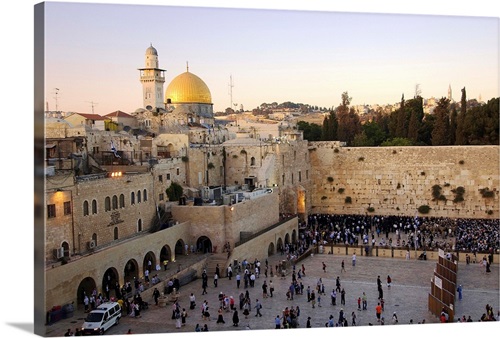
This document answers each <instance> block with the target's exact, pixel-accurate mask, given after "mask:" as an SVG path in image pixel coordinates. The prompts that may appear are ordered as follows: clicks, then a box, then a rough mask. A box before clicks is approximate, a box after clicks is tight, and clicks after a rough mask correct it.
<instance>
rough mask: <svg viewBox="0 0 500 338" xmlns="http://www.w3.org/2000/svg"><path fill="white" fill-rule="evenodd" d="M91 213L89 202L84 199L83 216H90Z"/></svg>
mask: <svg viewBox="0 0 500 338" xmlns="http://www.w3.org/2000/svg"><path fill="white" fill-rule="evenodd" d="M88 215H89V202H88V201H84V202H83V216H88Z"/></svg>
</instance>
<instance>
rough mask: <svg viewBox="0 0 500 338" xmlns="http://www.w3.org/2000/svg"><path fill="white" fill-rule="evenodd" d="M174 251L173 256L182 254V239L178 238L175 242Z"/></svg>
mask: <svg viewBox="0 0 500 338" xmlns="http://www.w3.org/2000/svg"><path fill="white" fill-rule="evenodd" d="M174 253H175V256H177V255H179V256H182V255H184V241H183V240H182V239H179V240H178V241H177V242H176V243H175V249H174Z"/></svg>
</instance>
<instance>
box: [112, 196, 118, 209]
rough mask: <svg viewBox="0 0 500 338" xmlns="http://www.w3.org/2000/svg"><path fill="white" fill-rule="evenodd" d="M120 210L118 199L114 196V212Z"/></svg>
mask: <svg viewBox="0 0 500 338" xmlns="http://www.w3.org/2000/svg"><path fill="white" fill-rule="evenodd" d="M115 209H118V197H116V195H113V210H115Z"/></svg>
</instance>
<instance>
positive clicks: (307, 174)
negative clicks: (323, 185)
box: [306, 170, 309, 180]
mask: <svg viewBox="0 0 500 338" xmlns="http://www.w3.org/2000/svg"><path fill="white" fill-rule="evenodd" d="M308 179H309V170H306V180H308Z"/></svg>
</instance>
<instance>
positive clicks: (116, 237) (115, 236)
mask: <svg viewBox="0 0 500 338" xmlns="http://www.w3.org/2000/svg"><path fill="white" fill-rule="evenodd" d="M113 238H114V239H115V240H116V239H118V227H115V229H114V230H113Z"/></svg>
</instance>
